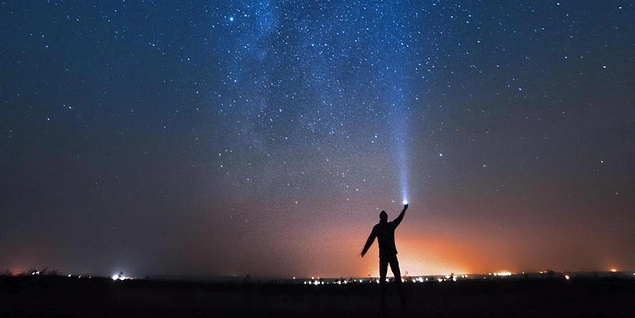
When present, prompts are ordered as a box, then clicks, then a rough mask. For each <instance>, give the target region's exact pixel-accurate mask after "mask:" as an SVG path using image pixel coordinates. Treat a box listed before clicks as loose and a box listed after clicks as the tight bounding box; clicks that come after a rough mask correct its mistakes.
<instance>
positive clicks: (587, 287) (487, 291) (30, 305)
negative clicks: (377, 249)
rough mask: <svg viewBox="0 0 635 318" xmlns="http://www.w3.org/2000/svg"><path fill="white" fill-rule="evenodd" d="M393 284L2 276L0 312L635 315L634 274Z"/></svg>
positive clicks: (15, 314) (65, 314)
mask: <svg viewBox="0 0 635 318" xmlns="http://www.w3.org/2000/svg"><path fill="white" fill-rule="evenodd" d="M404 287H405V289H406V291H407V294H408V299H409V308H407V309H405V310H402V309H401V307H400V305H399V302H398V297H397V293H396V291H395V290H394V287H393V286H390V289H389V293H388V296H389V299H388V303H387V308H386V311H385V312H383V313H382V312H381V310H380V308H379V286H378V285H376V284H348V285H320V286H309V285H302V284H299V285H286V284H207V283H184V282H161V281H144V280H134V281H112V280H110V279H105V278H102V279H99V278H97V279H96V278H92V279H85V278H84V279H78V278H67V277H30V276H26V277H3V278H0V317H236V316H240V317H244V316H254V317H280V316H283V317H294V316H297V317H378V316H386V317H423V316H425V317H474V316H480V317H484V316H487V317H492V316H494V317H518V316H523V317H579V316H592V317H596V316H603V317H620V316H621V317H635V280H633V279H631V278H617V277H608V278H579V279H572V280H570V281H566V280H564V279H556V278H554V279H505V280H464V281H459V282H443V283H438V282H426V283H418V284H413V283H407V284H404Z"/></svg>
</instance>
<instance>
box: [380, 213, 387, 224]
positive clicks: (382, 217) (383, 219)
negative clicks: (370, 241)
mask: <svg viewBox="0 0 635 318" xmlns="http://www.w3.org/2000/svg"><path fill="white" fill-rule="evenodd" d="M379 222H381V223H386V222H388V213H386V211H381V212H380V213H379Z"/></svg>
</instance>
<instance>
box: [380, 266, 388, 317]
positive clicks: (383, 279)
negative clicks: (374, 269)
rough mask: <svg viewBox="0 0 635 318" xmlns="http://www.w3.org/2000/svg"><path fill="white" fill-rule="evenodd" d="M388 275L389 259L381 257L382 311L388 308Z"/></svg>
mask: <svg viewBox="0 0 635 318" xmlns="http://www.w3.org/2000/svg"><path fill="white" fill-rule="evenodd" d="M387 273H388V259H387V258H386V257H381V256H380V257H379V287H380V289H381V309H384V308H385V307H386V274H387Z"/></svg>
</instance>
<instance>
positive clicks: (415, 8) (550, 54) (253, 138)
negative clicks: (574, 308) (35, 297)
mask: <svg viewBox="0 0 635 318" xmlns="http://www.w3.org/2000/svg"><path fill="white" fill-rule="evenodd" d="M0 70H1V72H2V76H0V145H1V146H0V179H1V180H2V182H0V250H1V251H2V253H0V269H2V270H4V269H10V270H12V271H14V272H20V271H22V270H25V269H27V268H31V267H36V268H42V267H46V266H48V267H49V268H56V269H59V270H61V271H63V272H66V273H92V274H95V275H96V274H102V275H109V274H111V273H114V272H116V273H118V272H119V271H120V270H122V271H124V272H125V273H129V274H131V275H138V276H145V275H153V274H172V275H246V274H251V275H260V276H276V277H291V276H337V277H339V276H367V275H373V276H375V275H377V271H378V269H377V256H378V252H377V248H376V246H373V247H372V248H371V251H370V252H369V253H368V255H367V256H366V257H365V258H361V257H360V255H359V253H360V252H361V249H362V247H363V244H364V242H365V240H366V238H367V236H368V234H369V233H370V230H371V228H372V226H373V225H374V224H376V223H377V222H378V220H379V218H378V214H379V212H380V211H381V210H386V211H387V212H388V215H389V219H393V218H395V217H396V216H397V214H398V213H399V211H400V210H401V202H402V200H403V199H404V198H407V199H408V200H409V201H410V208H409V210H408V212H407V213H406V216H405V218H404V221H403V222H402V224H401V225H400V227H399V228H398V229H397V232H396V240H397V248H398V249H399V257H400V263H401V268H402V273H403V272H407V273H408V274H410V275H420V274H443V273H450V272H456V273H487V272H493V271H500V270H509V271H538V270H545V269H548V268H549V269H554V270H607V269H609V268H617V269H620V270H627V269H631V270H632V269H635V249H634V248H633V242H634V241H635V232H634V231H633V228H635V160H634V158H635V147H633V145H635V89H634V88H635V76H634V75H633V74H635V4H634V3H633V2H632V1H626V0H624V1H621V0H616V1H612V0H611V1H596V0H576V1H566V0H565V1H546V0H545V1H518V0H512V1H435V0H426V1H361V0H360V1H275V0H270V1H266V0H262V1H194V0H193V1H159V0H157V1H148V0H146V1H132V0H127V1H54V0H51V1H2V2H0Z"/></svg>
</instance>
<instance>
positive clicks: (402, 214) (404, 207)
mask: <svg viewBox="0 0 635 318" xmlns="http://www.w3.org/2000/svg"><path fill="white" fill-rule="evenodd" d="M406 210H408V205H407V204H404V205H403V210H401V213H399V216H398V217H397V218H396V219H395V220H394V221H392V223H393V224H394V225H395V227H397V226H398V225H399V223H401V220H403V216H404V215H406Z"/></svg>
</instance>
